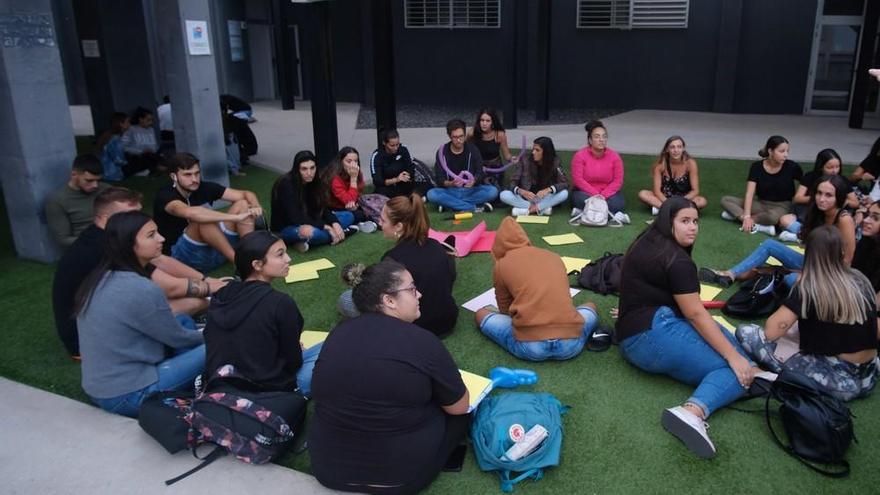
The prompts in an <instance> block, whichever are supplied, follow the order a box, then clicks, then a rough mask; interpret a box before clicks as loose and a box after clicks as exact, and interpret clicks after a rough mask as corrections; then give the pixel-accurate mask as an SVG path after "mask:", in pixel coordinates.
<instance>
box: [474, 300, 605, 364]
mask: <svg viewBox="0 0 880 495" xmlns="http://www.w3.org/2000/svg"><path fill="white" fill-rule="evenodd" d="M577 311H578V313H580V315H581V317H583V319H584V326H583V329H582V331H581V336H580V337H578V338H576V339H548V340H535V341H519V340H516V337H514V335H513V324H512V321H511V319H510V316H507V315H506V314H503V313H492V314H490V315H488V316H486V317H485V318H483V321H482V322H480V331H481V332H483V335H485V336H486V337H489V339H491V340H492V341H493V342H495V343H496V344H498V345H500V346H501V347H503V348H505V349H507V352H509V353H511V354H513V355H514V356H516V357H518V358H520V359H525V360H527V361H544V360H547V359H555V360H558V361H563V360H566V359H571V358H573V357H575V356H577V355H578V354H580V353H581V351H582V350H583V349H584V344H586V343H587V338H588V337H589V336H590V334H591V333H593V329H595V328H596V325H597V324H598V323H599V315H597V314H596V312H595V311H593V309H592V308H587V307H583V306H581V307H579V308H577Z"/></svg>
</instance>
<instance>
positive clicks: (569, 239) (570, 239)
mask: <svg viewBox="0 0 880 495" xmlns="http://www.w3.org/2000/svg"><path fill="white" fill-rule="evenodd" d="M543 239H544V241H545V242H546V243H547V244H550V245H551V246H562V245H564V244H577V243H579V242H584V240H583V239H581V238H580V237H578V235H577V234H575V233H574V232H571V233H568V234H560V235H547V236H544V237H543Z"/></svg>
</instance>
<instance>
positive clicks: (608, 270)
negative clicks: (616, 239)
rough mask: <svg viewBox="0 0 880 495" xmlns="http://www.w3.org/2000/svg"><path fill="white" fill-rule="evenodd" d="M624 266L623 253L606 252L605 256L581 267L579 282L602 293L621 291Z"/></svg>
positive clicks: (585, 287) (584, 286) (586, 287)
mask: <svg viewBox="0 0 880 495" xmlns="http://www.w3.org/2000/svg"><path fill="white" fill-rule="evenodd" d="M622 266H623V255H622V254H611V253H609V252H606V253H605V255H604V256H602V257H601V258H599V259H597V260H593V261H591V262H590V263H588V264H587V265H586V266H585V267H583V268H581V271H580V274H579V275H578V278H577V280H578V284H580V286H581V287H583V288H584V289H589V290H591V291H593V292H598V293H599V294H602V295H608V294H611V293H614V294H616V293H618V292H620V269H621V267H622Z"/></svg>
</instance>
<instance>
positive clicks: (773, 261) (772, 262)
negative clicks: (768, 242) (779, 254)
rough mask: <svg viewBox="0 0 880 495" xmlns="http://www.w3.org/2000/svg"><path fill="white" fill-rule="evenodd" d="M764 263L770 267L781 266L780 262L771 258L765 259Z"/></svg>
mask: <svg viewBox="0 0 880 495" xmlns="http://www.w3.org/2000/svg"><path fill="white" fill-rule="evenodd" d="M766 263H767V264H768V265H770V266H782V262H781V261H779V260H778V259H776V258H774V257H773V256H771V257H769V258H767V261H766Z"/></svg>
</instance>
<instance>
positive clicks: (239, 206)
mask: <svg viewBox="0 0 880 495" xmlns="http://www.w3.org/2000/svg"><path fill="white" fill-rule="evenodd" d="M248 208H250V205H249V204H248V202H247V201H245V200H243V199H240V200H238V201H236V202H234V203H232V206H230V207H229V213H230V214H235V213H244V212H246V211H247V210H248Z"/></svg>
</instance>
